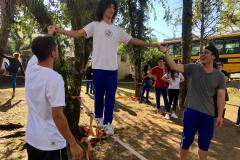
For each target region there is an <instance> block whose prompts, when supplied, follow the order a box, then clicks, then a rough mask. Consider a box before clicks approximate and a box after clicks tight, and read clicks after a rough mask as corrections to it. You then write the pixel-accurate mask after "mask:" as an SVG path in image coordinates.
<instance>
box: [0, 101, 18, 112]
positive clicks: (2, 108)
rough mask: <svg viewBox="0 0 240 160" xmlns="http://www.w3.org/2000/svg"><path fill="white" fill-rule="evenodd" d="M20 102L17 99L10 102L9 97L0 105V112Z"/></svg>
mask: <svg viewBox="0 0 240 160" xmlns="http://www.w3.org/2000/svg"><path fill="white" fill-rule="evenodd" d="M21 102H22V100H18V101H17V102H15V103H13V104H12V98H10V99H9V100H7V101H6V102H5V103H4V104H1V105H0V112H7V111H8V110H9V109H11V108H13V107H14V106H16V105H18V104H19V103H21Z"/></svg>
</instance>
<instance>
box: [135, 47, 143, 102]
mask: <svg viewBox="0 0 240 160" xmlns="http://www.w3.org/2000/svg"><path fill="white" fill-rule="evenodd" d="M134 50H135V51H134V54H136V61H135V63H134V71H135V96H136V97H140V95H141V83H142V71H141V70H142V69H141V49H139V48H135V49H134Z"/></svg>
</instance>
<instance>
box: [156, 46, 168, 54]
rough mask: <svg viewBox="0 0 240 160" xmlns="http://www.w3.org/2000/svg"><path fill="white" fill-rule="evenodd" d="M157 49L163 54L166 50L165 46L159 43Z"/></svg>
mask: <svg viewBox="0 0 240 160" xmlns="http://www.w3.org/2000/svg"><path fill="white" fill-rule="evenodd" d="M158 50H159V51H160V52H162V53H164V54H165V53H166V52H167V47H164V46H162V45H161V44H158Z"/></svg>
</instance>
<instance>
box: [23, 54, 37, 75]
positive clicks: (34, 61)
mask: <svg viewBox="0 0 240 160" xmlns="http://www.w3.org/2000/svg"><path fill="white" fill-rule="evenodd" d="M37 63H38V59H37V57H36V56H35V55H33V56H32V57H31V58H30V60H29V61H28V63H27V67H26V71H25V72H26V75H27V74H28V70H29V69H30V68H31V67H32V66H33V65H35V64H37Z"/></svg>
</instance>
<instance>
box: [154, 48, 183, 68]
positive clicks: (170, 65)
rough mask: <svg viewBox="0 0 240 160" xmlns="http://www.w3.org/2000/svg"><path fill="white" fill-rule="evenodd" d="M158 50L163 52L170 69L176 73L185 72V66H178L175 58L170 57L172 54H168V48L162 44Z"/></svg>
mask: <svg viewBox="0 0 240 160" xmlns="http://www.w3.org/2000/svg"><path fill="white" fill-rule="evenodd" d="M158 49H159V51H161V52H162V53H164V54H165V58H166V61H167V63H168V65H169V67H170V68H171V69H172V70H175V71H177V72H181V73H183V72H184V66H183V64H177V63H176V62H175V61H174V60H173V58H172V57H171V56H170V54H169V53H168V51H167V48H166V47H163V46H161V45H160V44H158Z"/></svg>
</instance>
